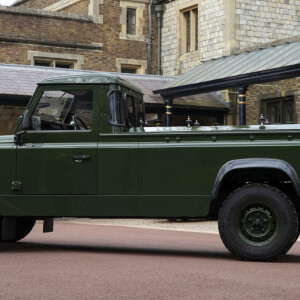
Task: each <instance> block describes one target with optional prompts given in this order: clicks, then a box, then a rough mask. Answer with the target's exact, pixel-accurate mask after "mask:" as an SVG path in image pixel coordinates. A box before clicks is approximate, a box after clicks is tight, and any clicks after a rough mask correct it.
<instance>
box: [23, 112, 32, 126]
mask: <svg viewBox="0 0 300 300" xmlns="http://www.w3.org/2000/svg"><path fill="white" fill-rule="evenodd" d="M30 123H31V122H30V115H29V110H28V109H26V111H25V113H24V116H23V122H22V127H23V129H30V128H31V124H30Z"/></svg>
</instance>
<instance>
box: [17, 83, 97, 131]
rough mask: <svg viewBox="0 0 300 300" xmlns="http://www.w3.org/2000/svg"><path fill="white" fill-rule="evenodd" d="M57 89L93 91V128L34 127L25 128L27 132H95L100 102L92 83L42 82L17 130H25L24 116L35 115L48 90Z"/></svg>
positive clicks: (30, 116)
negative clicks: (45, 83)
mask: <svg viewBox="0 0 300 300" xmlns="http://www.w3.org/2000/svg"><path fill="white" fill-rule="evenodd" d="M57 90H89V91H91V92H92V95H93V96H92V99H93V104H92V105H93V110H92V118H93V120H92V128H91V129H88V130H64V129H57V130H35V129H32V128H25V129H26V132H29V133H35V134H43V133H47V134H50V135H53V134H56V133H67V134H68V135H72V134H74V133H80V134H83V133H85V134H90V133H95V132H97V131H98V124H97V120H96V119H97V118H96V115H95V112H96V111H97V110H98V103H97V101H96V99H97V97H98V95H99V91H98V89H97V88H96V87H92V86H90V85H80V86H75V85H64V84H59V85H43V84H40V85H39V87H38V89H37V90H36V92H35V94H34V95H33V97H32V99H31V100H30V102H29V103H28V107H29V108H28V109H27V110H25V112H24V114H23V116H22V121H21V122H20V123H19V124H18V126H17V128H16V131H15V132H18V131H20V130H24V128H23V122H24V117H25V116H26V115H27V116H28V117H29V119H30V120H31V118H32V117H33V114H34V112H35V109H36V108H37V105H38V104H39V101H40V99H41V97H42V95H43V94H44V92H46V91H57Z"/></svg>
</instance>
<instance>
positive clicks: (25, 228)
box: [0, 217, 36, 243]
mask: <svg viewBox="0 0 300 300" xmlns="http://www.w3.org/2000/svg"><path fill="white" fill-rule="evenodd" d="M3 219H4V217H0V221H1V225H0V229H1V231H0V232H1V233H2V221H3ZM16 222H17V224H16V236H15V238H12V239H9V240H4V241H3V240H2V234H0V242H5V243H7V242H11V243H12V242H16V241H19V240H21V239H23V238H24V237H25V236H27V235H28V234H29V233H30V231H31V230H32V228H33V226H34V224H35V222H36V220H35V219H32V218H27V217H17V218H16Z"/></svg>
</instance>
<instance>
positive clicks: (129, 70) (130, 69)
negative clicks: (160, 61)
mask: <svg viewBox="0 0 300 300" xmlns="http://www.w3.org/2000/svg"><path fill="white" fill-rule="evenodd" d="M138 68H139V66H130V65H121V73H130V74H137V70H138Z"/></svg>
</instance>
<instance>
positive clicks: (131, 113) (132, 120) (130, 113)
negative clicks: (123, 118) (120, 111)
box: [125, 94, 136, 126]
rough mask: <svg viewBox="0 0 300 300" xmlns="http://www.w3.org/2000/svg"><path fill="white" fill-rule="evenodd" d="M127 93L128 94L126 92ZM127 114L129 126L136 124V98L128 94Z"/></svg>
mask: <svg viewBox="0 0 300 300" xmlns="http://www.w3.org/2000/svg"><path fill="white" fill-rule="evenodd" d="M125 95H126V94H125ZM126 103H127V114H128V122H129V126H136V119H135V108H134V100H133V97H132V96H129V95H126Z"/></svg>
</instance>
